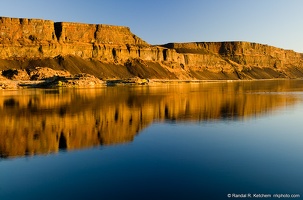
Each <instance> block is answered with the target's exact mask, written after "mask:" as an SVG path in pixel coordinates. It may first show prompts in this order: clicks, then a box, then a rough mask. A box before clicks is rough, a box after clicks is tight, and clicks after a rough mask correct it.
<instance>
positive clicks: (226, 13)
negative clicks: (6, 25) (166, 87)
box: [0, 0, 303, 53]
mask: <svg viewBox="0 0 303 200" xmlns="http://www.w3.org/2000/svg"><path fill="white" fill-rule="evenodd" d="M302 10H303V1H302V0H208V1H206V0H141V1H140V0H85V1H84V0H51V1H49V0H0V16H7V17H18V18H19V17H20V18H42V19H50V20H53V21H56V22H57V21H70V22H83V23H91V24H113V25H123V26H128V27H130V28H131V30H132V32H133V33H134V34H136V35H138V36H139V37H141V38H142V39H143V40H145V41H147V42H148V43H150V44H164V43H168V42H193V41H194V42H199V41H249V42H257V43H262V44H268V45H273V46H277V47H281V48H285V49H293V50H295V51H297V52H302V53H303V38H302V37H303V11H302Z"/></svg>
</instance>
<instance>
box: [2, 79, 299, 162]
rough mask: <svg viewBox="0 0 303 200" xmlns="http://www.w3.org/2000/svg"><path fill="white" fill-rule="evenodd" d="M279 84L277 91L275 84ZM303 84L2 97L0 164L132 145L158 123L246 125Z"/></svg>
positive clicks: (12, 93) (116, 89) (196, 86)
mask: <svg viewBox="0 0 303 200" xmlns="http://www.w3.org/2000/svg"><path fill="white" fill-rule="evenodd" d="M277 83H278V84H277ZM298 83H300V84H301V85H302V81H301V82H300V81H268V82H263V81H259V82H236V83H226V82H225V83H203V84H180V85H166V86H155V87H127V86H126V87H110V88H101V89H86V90H85V89H76V90H72V89H67V90H20V91H3V92H1V93H0V111H1V116H0V120H1V124H0V155H1V157H10V156H21V155H34V154H47V153H50V152H57V151H58V150H59V149H67V150H71V149H79V148H85V147H90V146H96V145H109V144H116V143H124V142H129V141H132V140H133V139H134V136H135V135H136V134H138V133H140V131H141V130H142V129H144V128H145V127H147V126H149V125H150V124H151V123H152V122H154V121H163V120H166V121H167V120H168V121H176V122H178V121H187V120H190V121H205V120H221V119H243V118H246V117H250V116H255V115H260V114H264V113H268V112H272V111H274V110H275V109H278V108H280V107H284V106H286V105H293V104H295V103H296V102H297V101H298V99H297V97H296V96H292V95H285V94H283V93H281V92H289V91H300V90H301V91H302V90H303V89H302V86H300V84H298Z"/></svg>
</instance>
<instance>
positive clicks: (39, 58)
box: [0, 17, 303, 80]
mask: <svg viewBox="0 0 303 200" xmlns="http://www.w3.org/2000/svg"><path fill="white" fill-rule="evenodd" d="M34 67H49V68H53V69H65V70H68V71H69V72H71V73H73V74H75V73H90V74H93V75H95V76H97V77H98V78H100V79H125V78H132V77H140V78H154V79H183V80H185V79H186V80H189V79H195V80H205V79H264V78H302V77H303V56H302V54H300V53H296V52H294V51H291V50H284V49H280V48H276V47H272V46H268V45H263V44H256V43H249V42H197V43H169V44H166V45H158V46H155V45H150V44H148V43H147V42H145V41H143V40H142V39H141V38H139V37H137V36H136V35H134V34H133V33H132V32H131V31H130V29H129V28H128V27H122V26H111V25H102V24H98V25H95V24H81V23H69V22H56V23H55V22H53V21H50V20H42V19H19V18H8V17H0V70H4V69H11V68H15V69H28V68H34Z"/></svg>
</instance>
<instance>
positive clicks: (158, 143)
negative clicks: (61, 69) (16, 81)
mask: <svg viewBox="0 0 303 200" xmlns="http://www.w3.org/2000/svg"><path fill="white" fill-rule="evenodd" d="M0 111H1V112H0V113H1V115H0V121H1V123H0V199H1V200H4V199H5V200H6V199H14V200H15V199H31V200H32V199H105V200H107V199H152V200H155V199H156V200H158V199H165V200H167V199H173V200H174V199H199V200H201V199H239V198H236V197H237V196H236V195H240V194H242V195H249V194H251V195H254V194H256V195H258V194H260V195H261V194H263V195H267V194H270V195H274V194H287V195H292V194H295V195H296V196H293V197H296V198H292V199H302V198H303V172H302V170H303V156H302V155H303V131H302V127H303V120H302V118H303V80H276V81H243V82H208V83H207V82H205V83H199V84H167V85H158V86H118V87H106V88H99V89H51V90H44V89H25V90H16V91H13V90H11V91H8V90H7V91H0ZM299 195H300V196H301V197H300V198H299ZM229 196H230V197H231V198H228V197H229ZM238 197H239V196H238ZM243 197H245V196H243ZM246 197H247V198H242V199H250V198H248V196H246ZM263 197H264V196H263ZM254 198H257V197H256V196H254ZM272 198H273V196H272Z"/></svg>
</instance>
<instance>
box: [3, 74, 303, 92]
mask: <svg viewBox="0 0 303 200" xmlns="http://www.w3.org/2000/svg"><path fill="white" fill-rule="evenodd" d="M82 76H83V77H85V76H87V75H82ZM92 79H93V80H92ZM96 79H97V78H95V77H93V76H90V75H88V78H87V77H86V78H85V79H84V80H83V79H82V80H81V78H77V77H76V78H75V77H60V76H55V77H51V78H49V79H45V80H10V79H0V90H19V89H29V88H41V89H52V88H100V87H110V86H124V85H141V86H143V85H146V86H153V85H166V84H168V85H169V84H200V83H223V82H226V83H230V82H250V81H279V80H303V78H295V79H290V78H275V79H250V80H246V79H245V80H241V79H239V80H179V79H139V78H135V79H119V80H100V79H97V81H96Z"/></svg>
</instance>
